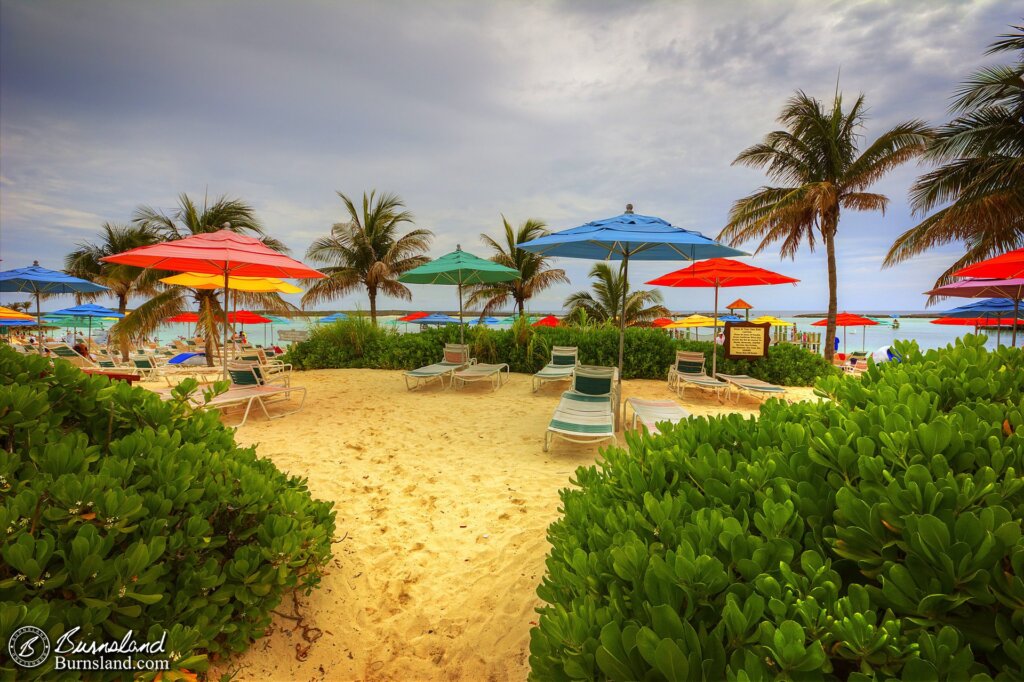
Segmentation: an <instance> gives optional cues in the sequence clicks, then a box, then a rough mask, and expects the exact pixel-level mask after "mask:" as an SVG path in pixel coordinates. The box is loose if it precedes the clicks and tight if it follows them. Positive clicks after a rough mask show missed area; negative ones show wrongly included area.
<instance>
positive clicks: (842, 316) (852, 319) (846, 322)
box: [811, 312, 878, 353]
mask: <svg viewBox="0 0 1024 682" xmlns="http://www.w3.org/2000/svg"><path fill="white" fill-rule="evenodd" d="M877 324H878V323H877V322H875V321H874V320H872V319H871V318H870V317H862V316H860V315H856V314H854V313H847V312H841V313H839V314H838V315H836V326H837V327H842V328H843V352H844V353H845V352H846V328H847V327H874V326H876V325H877ZM811 326H812V327H827V326H828V319H827V318H826V319H824V320H818V321H817V322H812V323H811ZM864 336H866V334H865V335H862V336H861V344H862V345H861V348H862V349H863V348H866V347H867V346H865V345H863V344H865V343H866V339H865V338H864ZM828 342H829V343H832V340H831V339H829V341H828Z"/></svg>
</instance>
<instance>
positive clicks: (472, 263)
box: [398, 246, 520, 342]
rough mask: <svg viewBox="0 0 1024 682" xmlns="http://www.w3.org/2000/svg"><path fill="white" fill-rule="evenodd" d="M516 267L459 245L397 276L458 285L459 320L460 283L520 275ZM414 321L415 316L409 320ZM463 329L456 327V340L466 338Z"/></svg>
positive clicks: (418, 281)
mask: <svg viewBox="0 0 1024 682" xmlns="http://www.w3.org/2000/svg"><path fill="white" fill-rule="evenodd" d="M519 277H520V274H519V271H518V270H516V269H514V268H507V267H505V266H504V265H499V264H498V263H495V262H494V261H492V260H484V259H483V258H478V257H477V256H474V255H473V254H471V253H468V252H466V251H463V250H462V247H461V246H456V249H455V250H454V251H452V252H451V253H448V254H445V255H443V256H441V257H440V258H438V259H437V260H432V261H430V262H429V263H424V264H423V265H421V266H419V267H418V268H413V269H412V270H409V271H408V272H406V273H405V274H404V275H402V276H401V277H399V278H398V281H399V282H405V283H407V284H449V285H455V286H457V287H458V288H459V323H460V325H461V323H462V287H464V286H466V285H467V284H491V283H494V282H508V281H511V280H513V279H519ZM412 321H413V322H416V321H417V320H412ZM465 331H466V330H465V329H464V328H463V327H461V326H460V327H459V341H460V342H464V341H465Z"/></svg>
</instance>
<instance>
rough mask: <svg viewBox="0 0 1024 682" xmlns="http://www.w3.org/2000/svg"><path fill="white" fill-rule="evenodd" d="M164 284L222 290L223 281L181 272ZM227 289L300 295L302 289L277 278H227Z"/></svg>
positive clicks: (213, 277)
mask: <svg viewBox="0 0 1024 682" xmlns="http://www.w3.org/2000/svg"><path fill="white" fill-rule="evenodd" d="M160 281H161V282H163V283H164V284H176V285H178V286H182V287H191V288H193V289H222V288H223V287H224V279H223V278H222V277H221V276H220V275H219V274H217V275H214V274H209V273H203V272H183V273H181V274H179V275H172V276H171V277H164V278H163V279H161V280H160ZM228 289H231V290H233V291H263V292H277V293H280V294H301V293H302V289H300V288H299V287H297V286H295V285H294V284H289V283H288V282H285V281H284V280H283V279H281V278H279V277H228Z"/></svg>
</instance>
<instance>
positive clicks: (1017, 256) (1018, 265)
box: [953, 249, 1024, 279]
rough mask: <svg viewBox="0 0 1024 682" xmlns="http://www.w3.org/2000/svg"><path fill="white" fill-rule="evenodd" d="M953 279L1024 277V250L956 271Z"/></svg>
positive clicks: (1011, 252)
mask: <svg viewBox="0 0 1024 682" xmlns="http://www.w3.org/2000/svg"><path fill="white" fill-rule="evenodd" d="M953 276H954V277H985V278H994V279H1010V278H1013V277H1024V249H1017V250H1016V251H1010V252H1009V253H1004V254H1003V255H1001V256H996V257H995V258H989V259H988V260H983V261H981V262H980V263H975V264H974V265H968V266H967V267H966V268H963V269H960V270H957V271H956V272H954V273H953Z"/></svg>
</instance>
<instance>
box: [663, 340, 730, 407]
mask: <svg viewBox="0 0 1024 682" xmlns="http://www.w3.org/2000/svg"><path fill="white" fill-rule="evenodd" d="M704 362H705V361H704V354H703V353H696V352H693V351H687V350H677V351H676V361H675V362H674V363H673V364H672V366H671V367H670V368H669V370H668V387H669V388H671V389H672V390H674V391H675V392H676V393H677V394H678V395H679V396H680V397H682V396H683V393H684V392H685V390H686V387H687V386H693V387H696V388H701V389H704V390H705V391H714V392H715V395H716V396H717V397H718V399H719V400H721V399H722V391H723V390H725V389H726V388H728V386H729V385H728V384H727V383H726V382H724V381H719V380H718V379H716V378H714V377H711V376H708V375H707V374H706V373H705V371H704Z"/></svg>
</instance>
